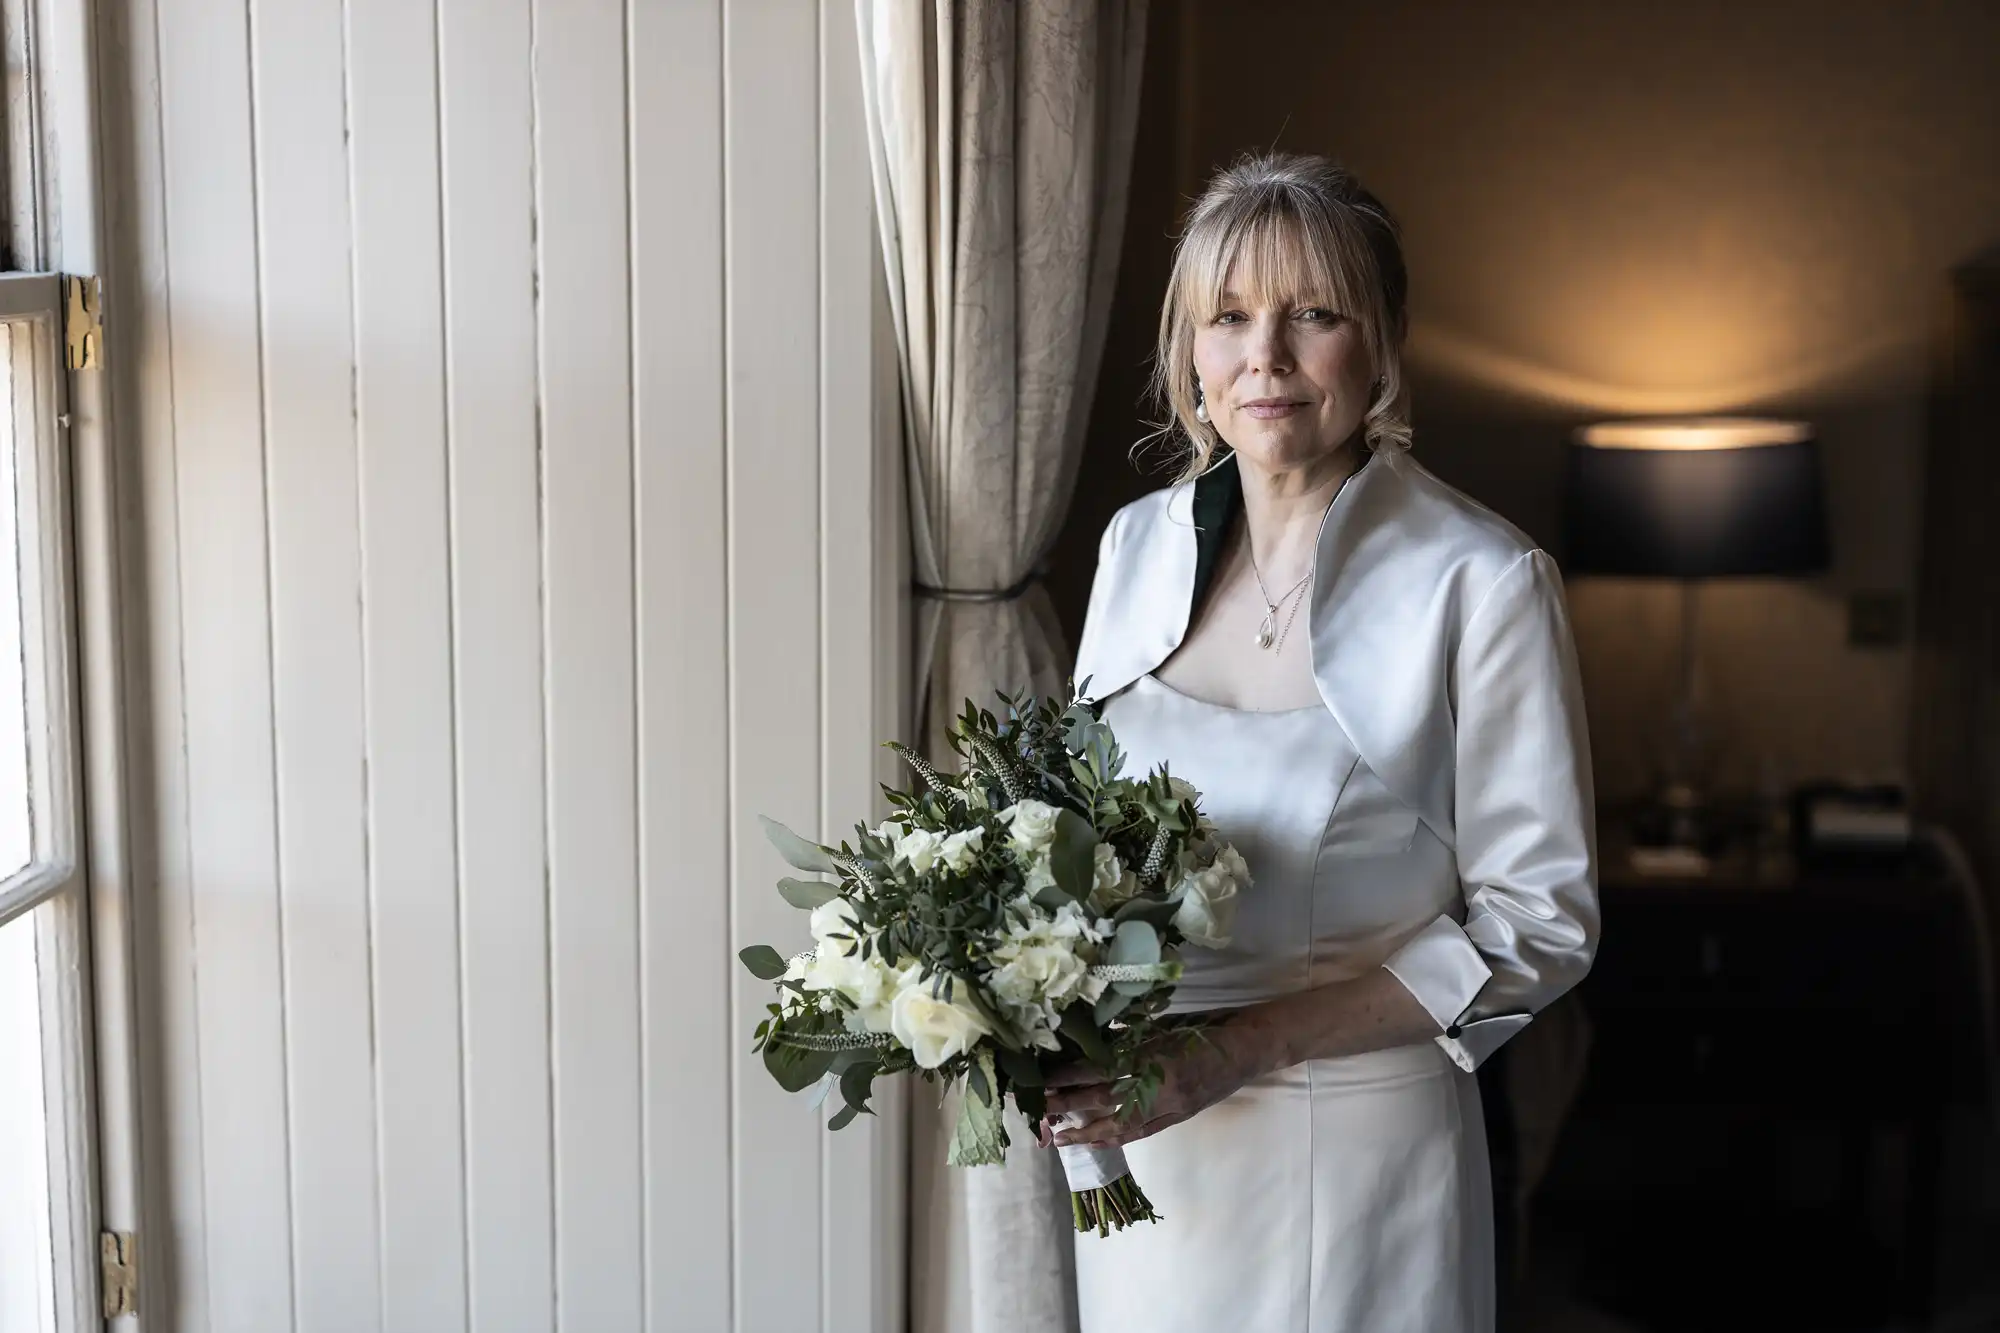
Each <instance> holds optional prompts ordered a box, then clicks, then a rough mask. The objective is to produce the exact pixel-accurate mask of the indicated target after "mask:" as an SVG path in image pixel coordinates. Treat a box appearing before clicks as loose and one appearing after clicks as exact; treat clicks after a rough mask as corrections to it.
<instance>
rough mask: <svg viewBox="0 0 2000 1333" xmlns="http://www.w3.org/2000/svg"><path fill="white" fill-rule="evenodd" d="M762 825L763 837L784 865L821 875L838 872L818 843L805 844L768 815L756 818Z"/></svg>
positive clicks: (831, 859)
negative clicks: (775, 849)
mask: <svg viewBox="0 0 2000 1333" xmlns="http://www.w3.org/2000/svg"><path fill="white" fill-rule="evenodd" d="M757 818H758V819H759V820H761V821H762V822H763V825H764V836H765V837H767V838H769V839H770V840H771V845H772V846H773V847H775V848H777V849H778V855H780V856H782V857H784V858H785V864H787V865H789V866H792V867H793V868H794V869H798V870H805V871H810V872H813V873H816V874H821V875H831V874H835V873H837V872H838V871H839V869H840V868H839V867H838V866H836V865H834V863H833V858H832V857H830V856H828V855H827V853H826V848H824V847H821V846H820V845H819V844H818V843H813V842H807V841H806V840H805V839H804V838H801V837H800V836H799V835H798V834H796V833H794V832H792V831H791V830H790V829H788V828H786V827H785V826H784V825H783V824H780V823H779V822H778V821H777V820H775V819H773V818H771V817H770V816H769V815H759V816H757Z"/></svg>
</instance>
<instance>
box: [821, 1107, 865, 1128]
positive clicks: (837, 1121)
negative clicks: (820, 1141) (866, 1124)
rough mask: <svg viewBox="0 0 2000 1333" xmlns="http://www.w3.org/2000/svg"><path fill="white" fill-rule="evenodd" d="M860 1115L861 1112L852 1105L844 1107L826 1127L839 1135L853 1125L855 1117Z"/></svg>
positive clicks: (835, 1113)
mask: <svg viewBox="0 0 2000 1333" xmlns="http://www.w3.org/2000/svg"><path fill="white" fill-rule="evenodd" d="M859 1114H860V1112H859V1111H857V1110H855V1109H854V1107H853V1105H852V1104H850V1105H847V1106H843V1107H841V1108H840V1109H839V1110H838V1111H835V1112H834V1113H833V1118H832V1119H830V1120H828V1121H827V1122H826V1127H827V1128H828V1129H830V1130H833V1131H834V1132H835V1133H839V1132H840V1131H841V1130H843V1129H846V1128H847V1127H848V1126H849V1125H851V1124H853V1123H854V1117H855V1116H857V1115H859Z"/></svg>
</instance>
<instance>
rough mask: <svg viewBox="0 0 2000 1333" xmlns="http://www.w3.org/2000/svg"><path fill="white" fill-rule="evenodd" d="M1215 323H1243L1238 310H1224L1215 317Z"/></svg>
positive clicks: (1241, 315) (1241, 314)
mask: <svg viewBox="0 0 2000 1333" xmlns="http://www.w3.org/2000/svg"><path fill="white" fill-rule="evenodd" d="M1215 322H1216V323H1218V324H1240V323H1242V322H1243V312H1242V311H1240V310H1225V311H1223V312H1222V313H1221V314H1219V315H1217V316H1216V317H1215Z"/></svg>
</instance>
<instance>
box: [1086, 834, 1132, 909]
mask: <svg viewBox="0 0 2000 1333" xmlns="http://www.w3.org/2000/svg"><path fill="white" fill-rule="evenodd" d="M1091 855H1092V856H1093V857H1094V858H1095V859H1094V861H1093V863H1092V866H1091V872H1090V905H1091V907H1092V909H1094V910H1095V911H1097V912H1099V913H1109V912H1111V911H1112V910H1113V909H1115V908H1116V907H1117V906H1118V904H1120V903H1122V902H1124V901H1126V900H1127V899H1129V898H1130V897H1131V896H1132V895H1133V894H1135V893H1137V892H1138V891H1139V877H1138V876H1137V875H1135V874H1133V873H1132V872H1131V871H1129V870H1127V869H1126V868H1125V863H1124V862H1123V861H1121V860H1119V859H1118V853H1117V852H1114V851H1112V850H1111V844H1110V843H1108V842H1100V843H1098V844H1097V847H1096V849H1095V850H1094V851H1093V852H1092V853H1091Z"/></svg>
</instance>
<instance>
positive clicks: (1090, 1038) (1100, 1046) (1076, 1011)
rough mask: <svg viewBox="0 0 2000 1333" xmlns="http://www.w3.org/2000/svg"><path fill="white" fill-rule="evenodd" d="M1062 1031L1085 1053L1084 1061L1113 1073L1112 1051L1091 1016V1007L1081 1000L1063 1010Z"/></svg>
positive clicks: (1105, 1071)
mask: <svg viewBox="0 0 2000 1333" xmlns="http://www.w3.org/2000/svg"><path fill="white" fill-rule="evenodd" d="M1060 1031H1061V1032H1062V1034H1063V1036H1065V1037H1068V1038H1069V1039H1070V1040H1071V1041H1072V1042H1074V1043H1076V1048H1077V1049H1078V1050H1079V1051H1082V1052H1083V1058H1084V1059H1086V1060H1088V1061H1090V1063H1092V1064H1093V1065H1096V1066H1097V1068H1098V1069H1099V1070H1101V1071H1103V1072H1104V1073H1107V1074H1108V1073H1110V1072H1112V1070H1111V1065H1112V1059H1111V1049H1110V1048H1109V1047H1108V1046H1106V1045H1105V1044H1104V1035H1103V1034H1102V1033H1100V1032H1099V1031H1098V1030H1097V1021H1096V1019H1094V1018H1093V1017H1092V1016H1091V1006H1090V1005H1087V1004H1085V1003H1083V1002H1082V1001H1081V1000H1079V1001H1078V1002H1077V1003H1075V1004H1073V1005H1071V1006H1070V1007H1069V1008H1067V1009H1065V1010H1063V1015H1062V1026H1061V1028H1060Z"/></svg>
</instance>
